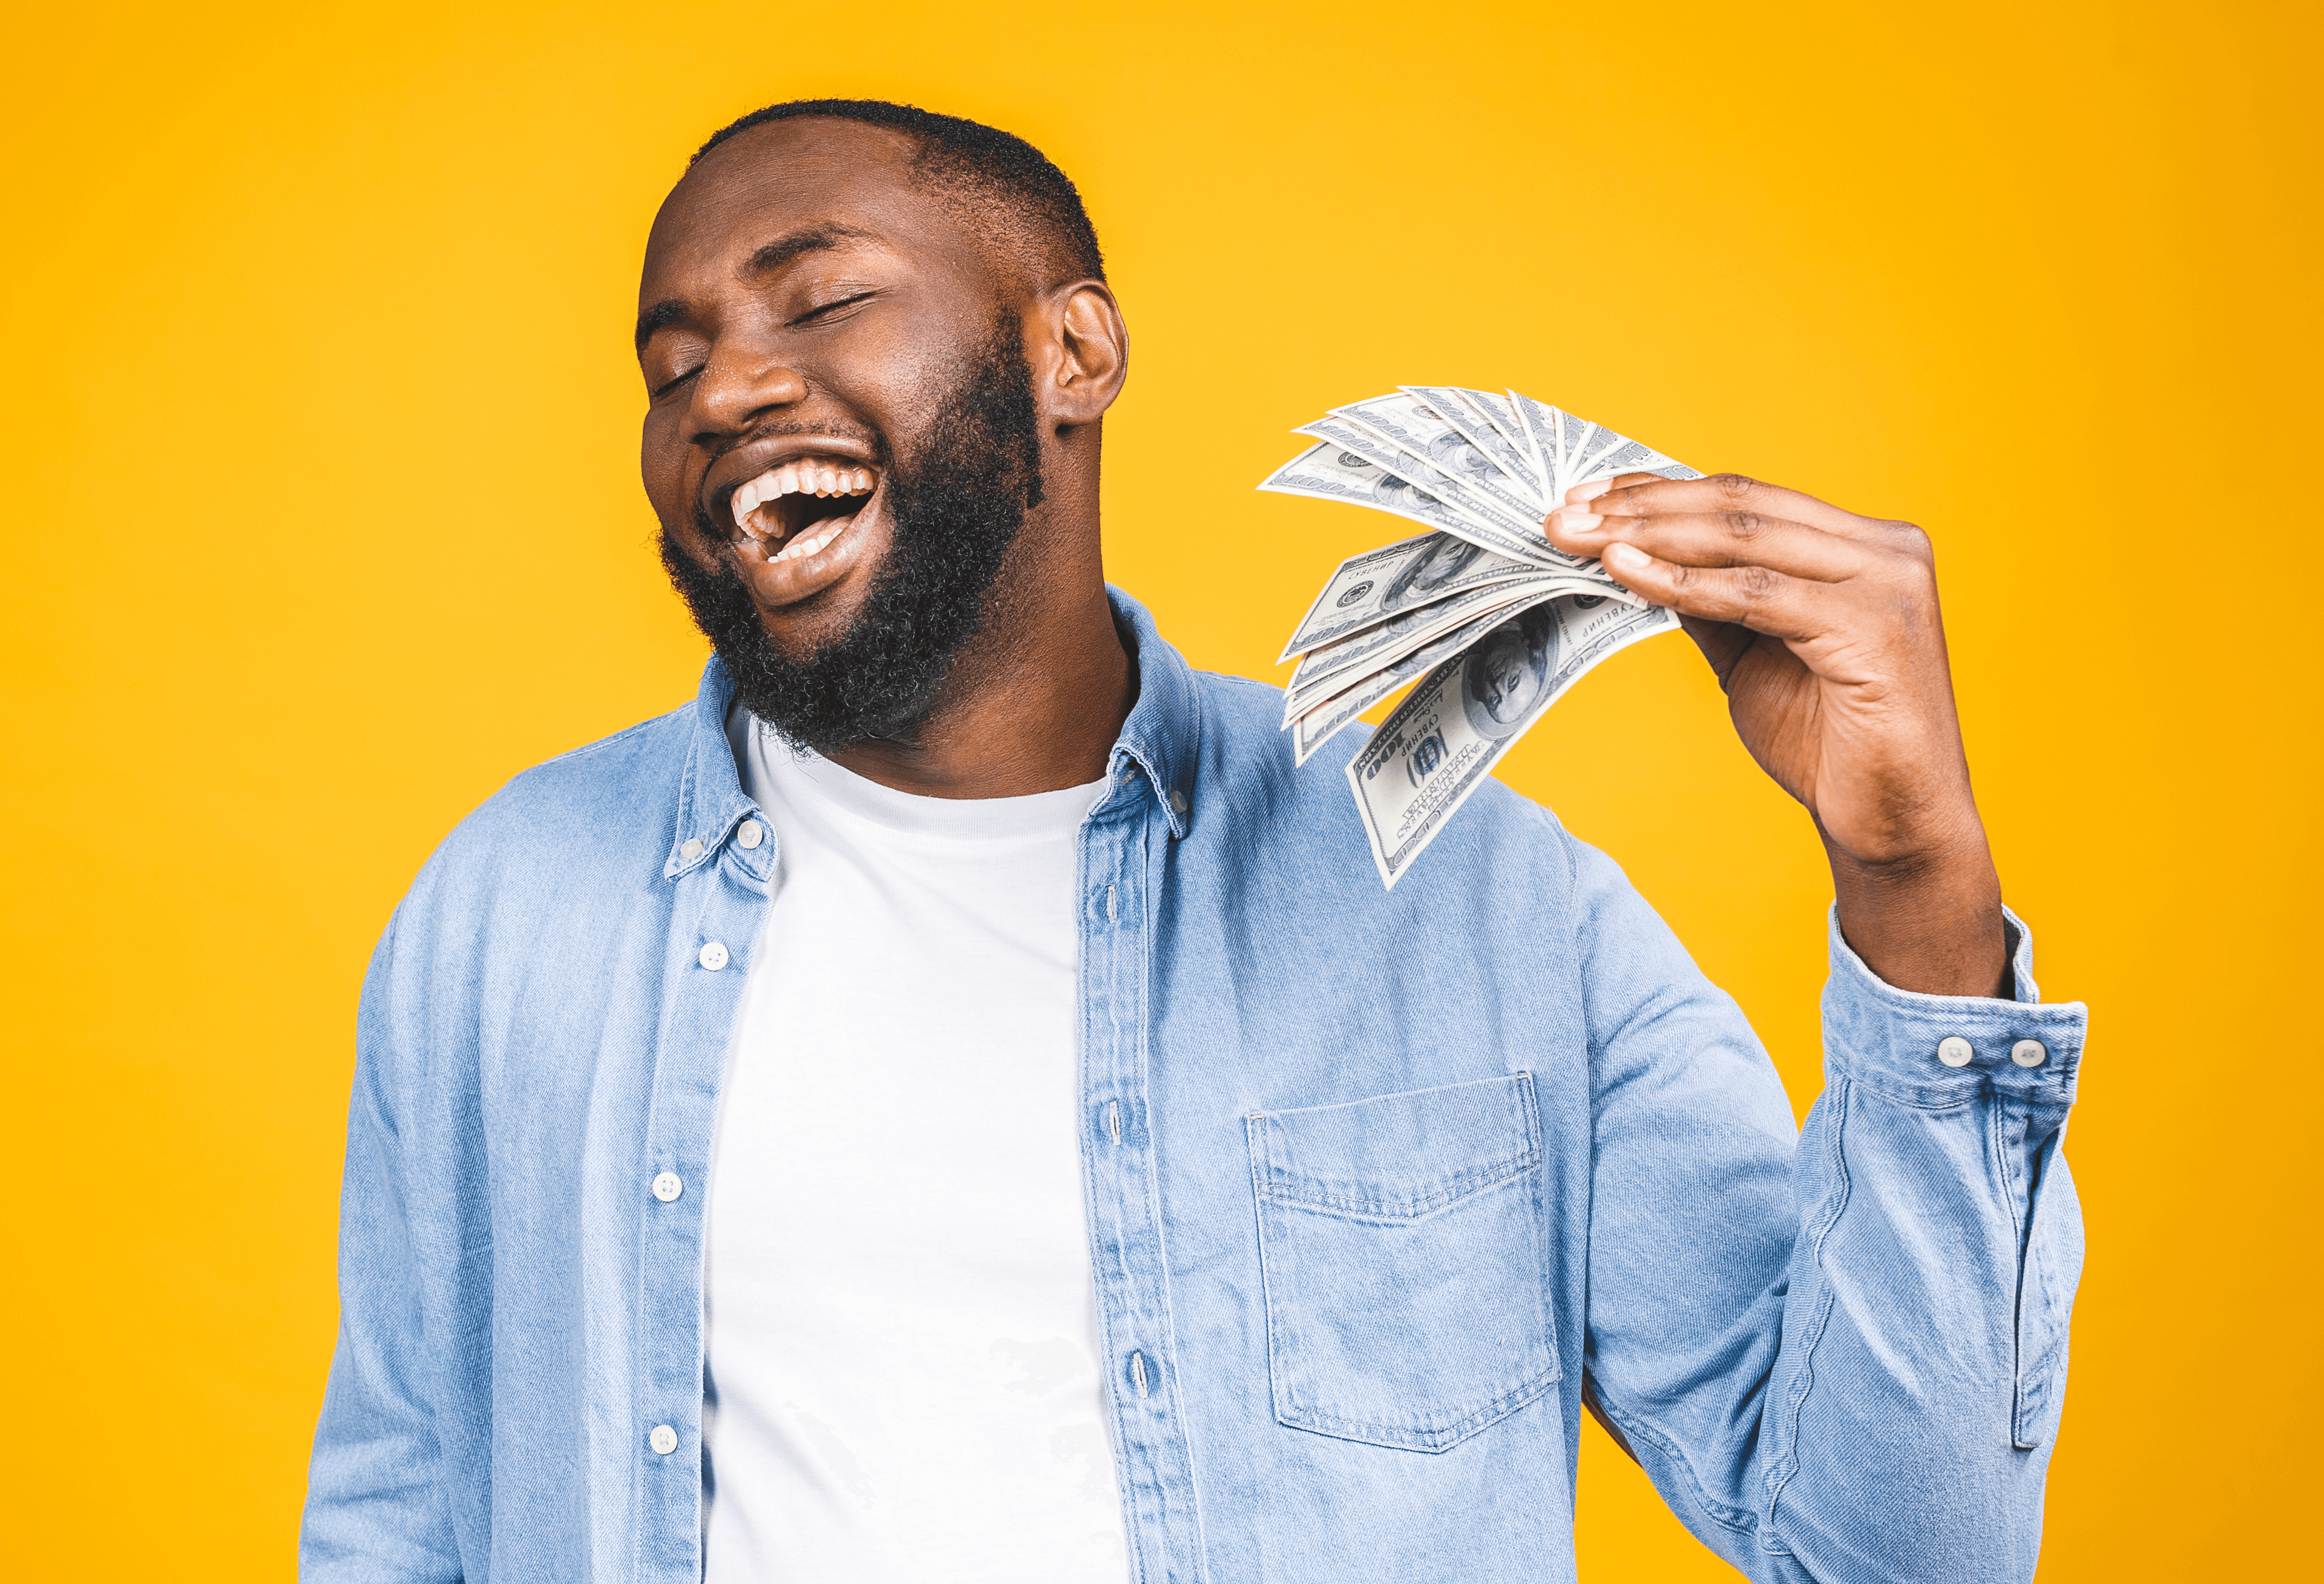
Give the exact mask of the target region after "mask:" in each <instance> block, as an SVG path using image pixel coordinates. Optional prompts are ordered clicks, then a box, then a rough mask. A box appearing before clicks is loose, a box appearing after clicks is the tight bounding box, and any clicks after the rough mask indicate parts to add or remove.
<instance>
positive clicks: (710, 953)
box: [694, 941, 1969, 1066]
mask: <svg viewBox="0 0 2324 1584" xmlns="http://www.w3.org/2000/svg"><path fill="white" fill-rule="evenodd" d="M694 960H695V961H696V962H699V963H701V964H702V965H703V966H704V967H705V968H707V969H708V970H710V972H713V973H715V972H718V971H719V970H720V969H722V968H724V967H725V966H726V943H725V942H724V941H705V942H704V943H703V944H702V950H701V951H699V952H697V953H695V955H694ZM1967 1060H1969V1058H1968V1057H1967V1056H1963V1057H1962V1058H1961V1061H1964V1062H1965V1061H1967ZM1954 1065H1955V1066H1959V1065H1960V1063H1958V1062H1957V1063H1955V1064H1954Z"/></svg>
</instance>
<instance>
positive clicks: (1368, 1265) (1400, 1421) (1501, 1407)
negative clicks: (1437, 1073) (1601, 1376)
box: [1243, 1073, 1559, 1452]
mask: <svg viewBox="0 0 2324 1584" xmlns="http://www.w3.org/2000/svg"><path fill="white" fill-rule="evenodd" d="M1243 1128H1244V1131H1245V1133H1246V1134H1247V1135H1248V1137H1249V1139H1250V1173H1251V1187H1252V1191H1253V1192H1254V1193H1255V1194H1256V1195H1257V1197H1258V1201H1259V1258H1260V1264H1261V1267H1262V1271H1263V1274H1264V1277H1265V1281H1266V1287H1267V1332H1268V1378H1269V1381H1270V1383H1271V1386H1272V1390H1273V1392H1274V1397H1275V1417H1276V1420H1277V1423H1282V1424H1286V1425H1289V1426H1291V1427H1292V1428H1294V1429H1296V1430H1312V1431H1315V1432H1320V1433H1322V1434H1324V1435H1334V1436H1339V1437H1341V1438H1342V1439H1344V1440H1348V1441H1367V1442H1369V1443H1370V1444H1371V1445H1374V1446H1382V1447H1403V1448H1407V1449H1409V1450H1414V1451H1423V1452H1441V1451H1443V1450H1445V1449H1446V1448H1447V1447H1451V1446H1453V1445H1456V1444H1457V1443H1459V1442H1461V1441H1465V1440H1467V1439H1468V1438H1469V1437H1470V1436H1472V1435H1474V1434H1476V1433H1477V1432H1479V1431H1480V1430H1482V1429H1484V1428H1485V1427H1486V1426H1487V1425H1489V1424H1491V1423H1493V1422H1494V1421H1496V1420H1498V1419H1500V1418H1502V1417H1503V1416H1504V1415H1506V1414H1510V1413H1512V1412H1514V1411H1515V1410H1517V1409H1518V1408H1520V1407H1523V1406H1524V1405H1525V1404H1527V1403H1529V1402H1531V1401H1533V1399H1534V1398H1535V1397H1537V1396H1539V1395H1542V1393H1543V1392H1545V1391H1546V1390H1547V1389H1548V1388H1549V1387H1550V1386H1551V1385H1553V1384H1554V1382H1555V1381H1556V1380H1557V1378H1558V1375H1559V1368H1558V1363H1557V1334H1556V1330H1555V1322H1554V1319H1553V1318H1552V1317H1551V1313H1550V1307H1549V1279H1548V1266H1547V1262H1546V1260H1545V1249H1544V1248H1543V1245H1542V1230H1541V1193H1542V1172H1541V1125H1540V1119H1539V1118H1538V1117H1537V1116H1536V1115H1535V1110H1534V1091H1533V1078H1532V1076H1531V1075H1530V1074H1528V1073H1516V1074H1513V1075H1512V1076H1509V1077H1507V1078H1491V1079H1486V1080H1484V1081H1482V1082H1475V1083H1455V1084H1451V1085H1448V1086H1446V1087H1444V1088H1442V1089H1422V1090H1416V1091H1412V1092H1411V1093H1409V1094H1389V1095H1382V1096H1380V1097H1379V1098H1378V1099H1376V1100H1363V1101H1354V1102H1352V1103H1351V1104H1348V1105H1337V1106H1314V1107H1310V1108H1307V1109H1305V1110H1288V1111H1262V1112H1257V1113H1254V1114H1253V1115H1251V1116H1250V1117H1249V1118H1247V1119H1245V1120H1244V1123H1243Z"/></svg>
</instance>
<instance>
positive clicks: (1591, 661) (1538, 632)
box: [1348, 595, 1678, 887]
mask: <svg viewBox="0 0 2324 1584" xmlns="http://www.w3.org/2000/svg"><path fill="white" fill-rule="evenodd" d="M1677 625H1678V618H1677V617H1675V616H1674V615H1672V614H1671V612H1669V611H1667V610H1665V609H1664V608H1663V607H1661V606H1659V605H1649V606H1645V607H1638V606H1631V605H1620V604H1617V603H1614V602H1613V601H1611V600H1600V599H1598V598H1596V597H1595V596H1591V595H1582V596H1568V597H1564V598H1560V599H1554V600H1551V601H1550V602H1549V603H1546V604H1543V605H1536V606H1535V607H1534V608H1533V609H1531V610H1529V611H1526V612H1522V613H1520V614H1518V615H1517V616H1514V617H1511V618H1509V619H1508V620H1506V621H1503V622H1500V623H1499V625H1497V626H1495V627H1494V628H1493V629H1492V630H1491V631H1489V632H1487V633H1486V634H1485V635H1484V636H1483V637H1481V638H1480V639H1478V640H1476V641H1475V642H1474V643H1472V644H1471V646H1470V647H1469V648H1468V649H1466V650H1464V651H1463V652H1462V654H1460V655H1459V656H1457V657H1456V658H1452V659H1451V660H1448V661H1446V662H1445V663H1444V664H1443V665H1441V666H1439V667H1437V668H1436V669H1435V670H1434V671H1432V672H1430V673H1429V674H1428V676H1427V677H1425V678H1424V679H1423V680H1422V681H1421V683H1420V685H1419V686H1417V687H1416V688H1414V689H1413V690H1412V693H1411V695H1410V696H1408V697H1407V698H1406V699H1405V701H1404V702H1403V703H1402V704H1400V705H1397V707H1396V709H1395V711H1394V712H1393V713H1392V714H1389V716H1388V719H1387V721H1385V722H1384V723H1382V724H1381V726H1380V729H1379V731H1378V732H1374V733H1373V734H1372V736H1371V739H1370V741H1367V742H1366V743H1365V744H1364V746H1363V748H1362V749H1361V750H1360V751H1358V753H1357V754H1356V757H1355V758H1354V759H1352V760H1350V761H1349V762H1348V785H1349V786H1350V787H1351V788H1353V789H1354V792H1355V795H1356V808H1357V811H1358V812H1359V813H1360V815H1362V816H1363V822H1364V833H1365V834H1366V835H1367V836H1368V837H1369V838H1370V842H1371V850H1372V861H1373V863H1374V864H1376V865H1377V866H1378V867H1379V877H1380V882H1381V883H1382V884H1383V885H1386V886H1389V887H1393V886H1394V885H1395V884H1396V882H1397V880H1398V879H1401V878H1402V877H1403V876H1404V874H1405V873H1406V871H1407V870H1410V869H1411V867H1412V861H1413V860H1414V859H1416V858H1417V857H1419V856H1420V854H1421V852H1423V851H1425V849H1426V848H1427V846H1428V843H1431V842H1433V841H1434V840H1435V839H1436V834H1437V833H1438V832H1439V831H1442V830H1443V828H1444V822H1445V821H1447V820H1449V819H1451V818H1452V815H1453V814H1454V813H1455V812H1456V811H1457V810H1458V809H1459V808H1460V806H1462V804H1463V803H1465V802H1467V801H1468V800H1469V797H1470V795H1471V794H1472V793H1474V792H1475V791H1476V789H1477V788H1478V787H1480V786H1481V785H1482V784H1483V783H1484V779H1485V778H1486V776H1487V775H1488V774H1489V773H1490V772H1491V770H1492V768H1493V767H1494V766H1495V765H1496V764H1498V763H1499V762H1500V760H1501V756H1502V755H1504V754H1506V753H1507V752H1508V751H1509V749H1510V747H1511V746H1512V745H1513V744H1514V743H1515V742H1516V741H1517V738H1518V737H1520V736H1521V735H1523V734H1524V732H1525V730H1526V727H1528V726H1530V725H1532V724H1533V723H1534V721H1535V719H1536V718H1538V717H1539V716H1540V714H1541V713H1542V712H1543V711H1544V710H1546V709H1547V708H1548V707H1549V706H1550V705H1553V704H1554V703H1556V702H1557V700H1558V698H1559V697H1560V696H1562V695H1563V694H1564V692H1565V690H1566V689H1567V688H1569V687H1571V686H1573V684H1574V682H1575V681H1576V680H1577V679H1578V678H1580V677H1582V675H1583V674H1584V673H1586V672H1588V671H1589V670H1590V669H1591V668H1592V667H1594V666H1596V665H1597V664H1598V663H1599V662H1600V661H1601V660H1603V659H1605V658H1607V657H1608V656H1609V655H1611V654H1615V653H1617V652H1618V651H1619V650H1621V649H1627V648H1628V647H1629V646H1630V645H1631V644H1634V643H1637V641H1639V640H1641V639H1646V638H1651V637H1653V636H1654V635H1655V634H1656V633H1658V632H1666V631H1671V630H1672V629H1673V628H1674V627H1676V626H1677Z"/></svg>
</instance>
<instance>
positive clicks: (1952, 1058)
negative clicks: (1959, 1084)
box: [1937, 1034, 1977, 1067]
mask: <svg viewBox="0 0 2324 1584" xmlns="http://www.w3.org/2000/svg"><path fill="white" fill-rule="evenodd" d="M1976 1054H1977V1052H1976V1050H1975V1049H1973V1048H1972V1047H1971V1046H1970V1045H1969V1041H1967V1040H1965V1039H1963V1038H1962V1037H1961V1036H1960V1035H1958V1034H1956V1035H1954V1036H1952V1037H1951V1038H1950V1039H1947V1040H1941V1041H1940V1042H1939V1043H1938V1045H1937V1060H1939V1061H1940V1062H1942V1063H1943V1064H1945V1065H1946V1066H1948V1067H1966V1066H1968V1065H1969V1061H1970V1058H1972V1057H1974V1056H1975V1055H1976Z"/></svg>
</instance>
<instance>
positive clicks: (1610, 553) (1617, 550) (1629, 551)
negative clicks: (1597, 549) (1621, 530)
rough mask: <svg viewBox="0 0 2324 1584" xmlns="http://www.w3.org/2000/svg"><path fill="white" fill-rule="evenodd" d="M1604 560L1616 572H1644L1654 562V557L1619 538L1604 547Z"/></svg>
mask: <svg viewBox="0 0 2324 1584" xmlns="http://www.w3.org/2000/svg"><path fill="white" fill-rule="evenodd" d="M1604 560H1605V562H1606V564H1607V565H1608V566H1611V567H1612V568H1613V569H1614V570H1615V571H1617V572H1644V571H1645V570H1646V568H1647V567H1649V566H1653V565H1654V564H1655V558H1654V557H1652V556H1649V555H1647V554H1646V552H1645V551H1644V550H1642V549H1640V548H1638V547H1637V546H1636V545H1626V544H1623V543H1621V542H1620V541H1619V540H1617V541H1616V542H1614V543H1613V544H1610V545H1608V546H1607V547H1606V554H1605V557H1604Z"/></svg>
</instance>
